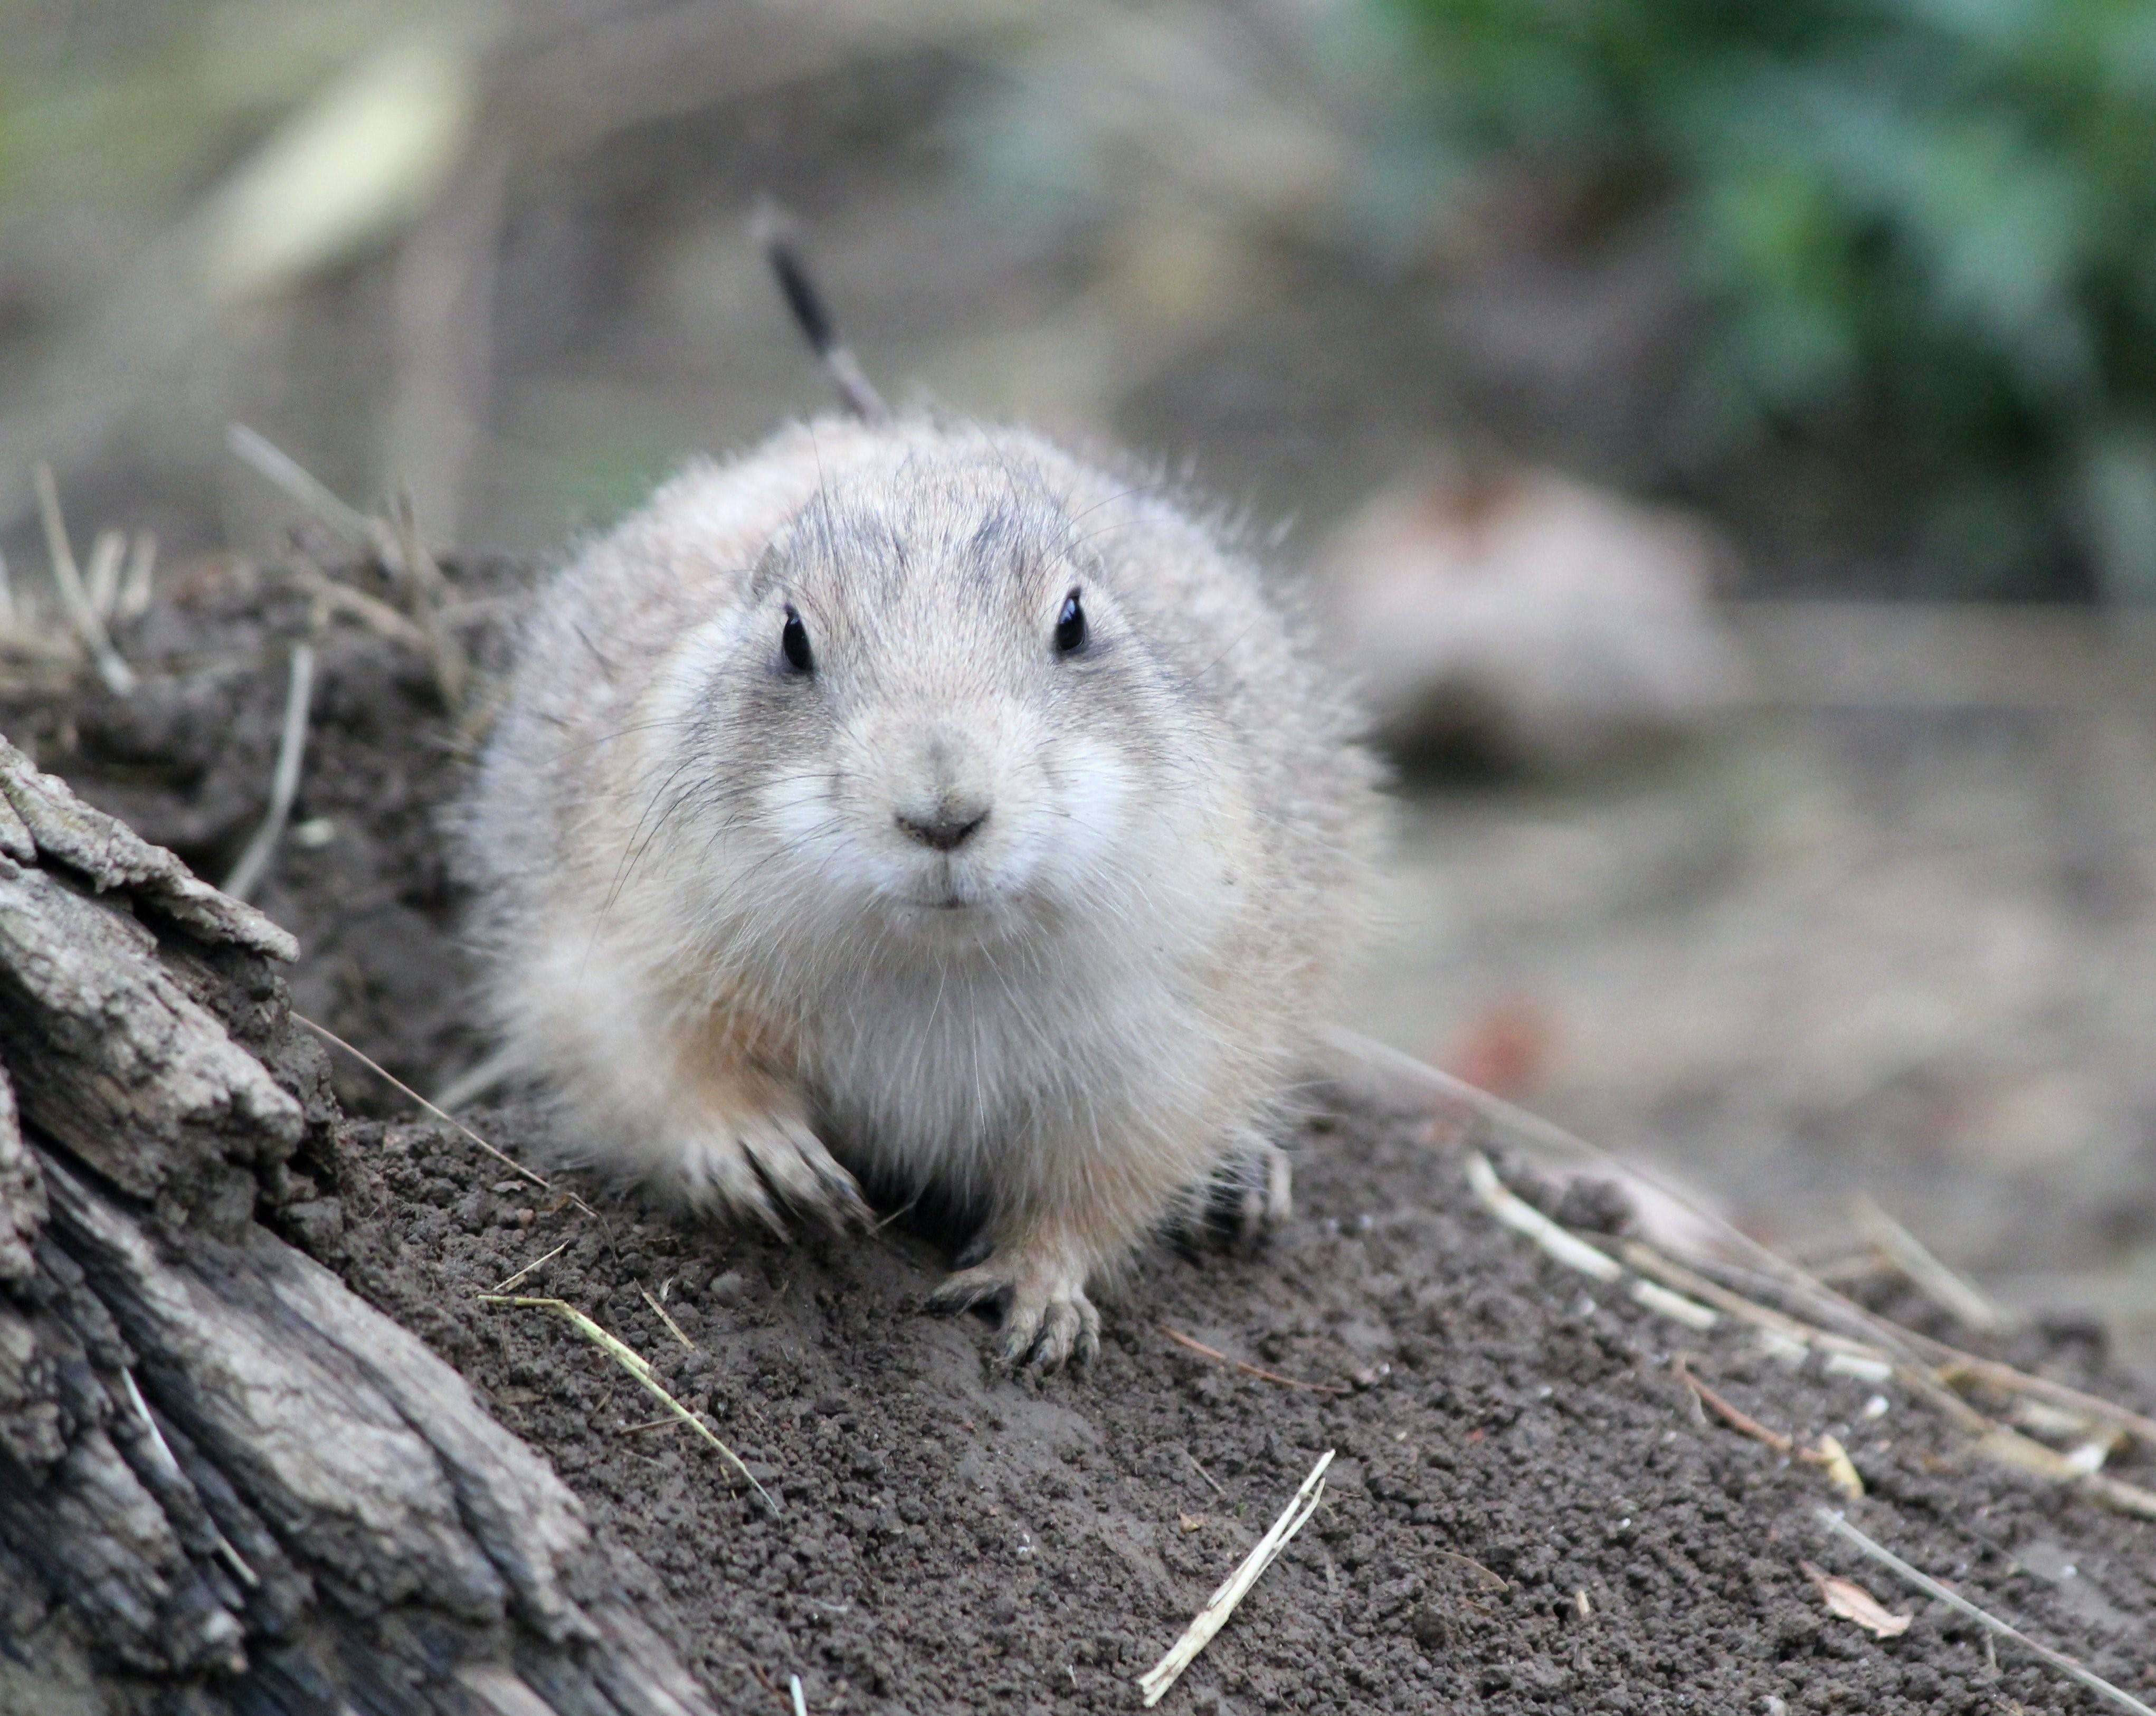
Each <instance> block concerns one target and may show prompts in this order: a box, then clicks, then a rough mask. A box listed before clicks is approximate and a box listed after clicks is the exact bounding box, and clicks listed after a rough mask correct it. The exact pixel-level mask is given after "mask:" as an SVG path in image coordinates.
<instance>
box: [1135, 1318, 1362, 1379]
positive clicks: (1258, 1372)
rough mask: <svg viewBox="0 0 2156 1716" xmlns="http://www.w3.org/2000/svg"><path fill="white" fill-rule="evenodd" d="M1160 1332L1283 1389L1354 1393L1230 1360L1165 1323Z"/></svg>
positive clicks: (1179, 1344) (1207, 1355)
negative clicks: (1274, 1383) (1276, 1384)
mask: <svg viewBox="0 0 2156 1716" xmlns="http://www.w3.org/2000/svg"><path fill="white" fill-rule="evenodd" d="M1160 1332H1161V1333H1163V1334H1164V1335H1166V1336H1167V1337H1168V1338H1169V1339H1170V1340H1172V1341H1173V1342H1174V1343H1175V1344H1177V1345H1178V1346H1179V1347H1188V1349H1190V1350H1191V1351H1192V1352H1193V1353H1197V1354H1202V1355H1203V1356H1204V1357H1205V1358H1208V1359H1214V1360H1216V1361H1217V1362H1218V1363H1219V1364H1230V1365H1233V1366H1234V1367H1235V1369H1238V1370H1240V1371H1241V1372H1242V1373H1243V1374H1244V1375H1245V1376H1255V1377H1256V1378H1257V1379H1259V1380H1260V1382H1276V1383H1278V1384H1280V1385H1281V1387H1283V1388H1291V1389H1307V1390H1309V1391H1310V1392H1311V1393H1312V1394H1313V1395H1344V1394H1348V1393H1351V1392H1353V1391H1352V1390H1349V1389H1347V1388H1346V1387H1345V1386H1343V1385H1341V1384H1339V1383H1336V1382H1305V1381H1303V1380H1302V1379H1301V1378H1300V1377H1295V1376H1282V1375H1281V1374H1280V1373H1279V1372H1278V1371H1277V1370H1267V1369H1264V1368H1263V1367H1262V1366H1260V1365H1256V1364H1245V1362H1244V1361H1243V1360H1242V1359H1230V1358H1229V1356H1228V1355H1227V1354H1225V1353H1224V1352H1221V1351H1220V1350H1219V1349H1218V1348H1217V1347H1209V1346H1207V1345H1206V1344H1205V1343H1204V1342H1203V1341H1200V1340H1193V1339H1192V1338H1190V1337H1189V1336H1188V1335H1187V1334H1185V1333H1183V1331H1182V1330H1181V1329H1179V1328H1173V1327H1171V1326H1170V1325H1169V1324H1168V1323H1162V1324H1161V1326H1160Z"/></svg>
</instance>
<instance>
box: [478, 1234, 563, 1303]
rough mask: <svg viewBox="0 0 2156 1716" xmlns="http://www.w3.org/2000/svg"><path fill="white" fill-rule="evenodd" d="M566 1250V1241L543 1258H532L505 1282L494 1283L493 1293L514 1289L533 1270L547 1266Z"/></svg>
mask: <svg viewBox="0 0 2156 1716" xmlns="http://www.w3.org/2000/svg"><path fill="white" fill-rule="evenodd" d="M568 1249H569V1242H568V1241H567V1240H563V1241H562V1243H561V1244H560V1245H558V1246H555V1247H554V1249H553V1250H552V1251H549V1252H547V1254H546V1255H545V1256H542V1257H534V1258H533V1259H532V1260H531V1261H530V1262H529V1263H527V1264H526V1265H525V1266H523V1267H522V1268H521V1269H520V1270H518V1271H517V1272H516V1274H514V1275H512V1276H511V1277H509V1278H508V1279H507V1280H506V1281H499V1282H495V1286H494V1290H495V1292H497V1293H506V1292H508V1291H509V1290H510V1288H511V1287H515V1286H516V1284H517V1283H518V1282H521V1281H522V1280H523V1279H524V1278H525V1277H526V1276H528V1275H530V1274H531V1272H533V1271H534V1270H536V1269H540V1268H542V1267H544V1266H546V1265H547V1264H549V1263H551V1262H552V1261H554V1260H555V1259H556V1258H557V1257H558V1256H561V1255H562V1252H564V1251H567V1250H568Z"/></svg>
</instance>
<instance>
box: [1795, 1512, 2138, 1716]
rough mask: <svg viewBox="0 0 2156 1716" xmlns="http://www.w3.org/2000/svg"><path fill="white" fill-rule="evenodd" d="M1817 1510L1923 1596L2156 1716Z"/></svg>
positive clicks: (2123, 1704) (2122, 1703)
mask: <svg viewBox="0 0 2156 1716" xmlns="http://www.w3.org/2000/svg"><path fill="white" fill-rule="evenodd" d="M1817 1512H1818V1518H1819V1521H1820V1523H1821V1524H1822V1525H1824V1526H1825V1527H1826V1528H1827V1529H1828V1530H1829V1531H1830V1532H1832V1533H1833V1534H1835V1536H1836V1537H1838V1538H1840V1539H1843V1540H1844V1541H1845V1542H1846V1543H1850V1544H1854V1545H1855V1546H1856V1548H1857V1549H1858V1550H1859V1551H1861V1553H1862V1554H1866V1555H1868V1556H1870V1557H1871V1559H1873V1560H1874V1561H1876V1562H1877V1563H1878V1564H1880V1565H1881V1566H1882V1567H1885V1568H1888V1569H1890V1570H1892V1571H1893V1572H1894V1573H1896V1574H1897V1575H1900V1576H1901V1577H1902V1579H1903V1580H1907V1582H1908V1583H1909V1584H1910V1585H1914V1586H1915V1587H1916V1588H1917V1590H1920V1591H1922V1593H1923V1594H1924V1595H1926V1596H1928V1597H1936V1598H1938V1600H1939V1601H1941V1602H1942V1603H1944V1604H1946V1605H1947V1606H1948V1607H1949V1608H1951V1609H1955V1610H1958V1611H1960V1612H1961V1613H1962V1614H1963V1615H1966V1616H1969V1619H1970V1620H1972V1621H1975V1622H1976V1623H1977V1624H1978V1625H1979V1626H1982V1627H1984V1628H1985V1629H1986V1630H1987V1631H1990V1632H1992V1633H1994V1634H1996V1635H1997V1636H1999V1637H2000V1638H2003V1639H2005V1640H2007V1641H2009V1642H2011V1643H2014V1644H2017V1645H2019V1646H2020V1647H2021V1648H2022V1649H2023V1650H2025V1651H2027V1652H2030V1654H2031V1655H2032V1656H2035V1657H2037V1658H2038V1659H2039V1660H2040V1661H2041V1662H2045V1663H2046V1664H2048V1665H2049V1666H2050V1667H2053V1668H2056V1670H2058V1672H2060V1673H2061V1674H2063V1675H2065V1676H2066V1677H2067V1678H2068V1679H2069V1680H2072V1681H2076V1682H2078V1683H2080V1684H2082V1686H2085V1687H2087V1688H2088V1689H2089V1690H2090V1691H2091V1692H2092V1693H2096V1694H2097V1696H2098V1697H2099V1698H2107V1699H2108V1700H2109V1701H2110V1702H2111V1703H2114V1704H2116V1705H2117V1706H2118V1708H2120V1709H2122V1710H2132V1711H2133V1712H2135V1713H2136V1716H2156V1710H2152V1709H2150V1708H2149V1707H2148V1705H2146V1704H2144V1703H2142V1702H2141V1700H2140V1699H2138V1698H2135V1697H2134V1696H2133V1694H2132V1693H2128V1692H2123V1691H2121V1690H2120V1689H2119V1688H2117V1687H2115V1686H2113V1685H2112V1683H2110V1682H2109V1681H2107V1680H2106V1679H2104V1678H2103V1677H2102V1676H2101V1675H2097V1674H2092V1673H2091V1672H2089V1671H2088V1670H2087V1669H2086V1668H2084V1667H2082V1665H2081V1664H2080V1663H2078V1662H2076V1661H2074V1659H2073V1658H2072V1657H2069V1656H2067V1655H2066V1652H2063V1651H2055V1650H2053V1649H2052V1648H2051V1647H2050V1646H2049V1645H2040V1644H2038V1643H2037V1642H2036V1641H2035V1640H2034V1639H2032V1638H2030V1636H2028V1635H2027V1634H2026V1633H2024V1632H2022V1631H2019V1630H2018V1629H2016V1628H2015V1627H2012V1626H2008V1625H2007V1624H2006V1623H2005V1621H2001V1620H2000V1619H1999V1617H1998V1616H1995V1615H1993V1614H1990V1613H1989V1612H1987V1611H1984V1610H1982V1609H1979V1608H1978V1607H1977V1606H1976V1605H1975V1604H1974V1603H1972V1602H1971V1601H1969V1599H1968V1598H1967V1597H1965V1596H1963V1595H1962V1594H1961V1593H1960V1592H1959V1591H1957V1590H1953V1589H1952V1588H1951V1587H1949V1586H1947V1585H1942V1584H1940V1583H1939V1581H1938V1580H1936V1579H1933V1577H1932V1576H1931V1575H1929V1574H1928V1573H1924V1572H1921V1571H1919V1570H1917V1569H1916V1568H1914V1567H1912V1566H1911V1565H1910V1564H1908V1563H1907V1561H1904V1560H1903V1559H1902V1558H1901V1557H1900V1556H1899V1555H1897V1554H1895V1553H1894V1552H1893V1551H1892V1549H1887V1548H1886V1546H1885V1545H1884V1544H1877V1543H1875V1542H1873V1541H1872V1540H1871V1539H1870V1538H1868V1537H1866V1535H1865V1534H1863V1533H1862V1532H1861V1531H1859V1530H1858V1529H1857V1528H1856V1527H1855V1526H1853V1525H1851V1523H1849V1522H1848V1521H1847V1520H1846V1519H1845V1518H1842V1517H1841V1515H1840V1513H1836V1512H1835V1510H1834V1509H1833V1508H1820V1509H1818V1510H1817Z"/></svg>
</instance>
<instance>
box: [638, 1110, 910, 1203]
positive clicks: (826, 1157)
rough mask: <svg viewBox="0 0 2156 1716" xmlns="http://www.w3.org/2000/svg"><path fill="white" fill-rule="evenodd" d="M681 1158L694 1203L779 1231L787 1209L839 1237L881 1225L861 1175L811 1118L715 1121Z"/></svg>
mask: <svg viewBox="0 0 2156 1716" xmlns="http://www.w3.org/2000/svg"><path fill="white" fill-rule="evenodd" d="M680 1169H681V1184H682V1188H683V1189H684V1190H685V1192H686V1193H687V1195H688V1196H689V1199H690V1201H691V1202H692V1203H695V1204H697V1205H703V1206H706V1207H711V1206H715V1205H716V1206H718V1207H721V1208H725V1209H728V1210H737V1211H745V1212H747V1214H749V1215H754V1216H756V1217H757V1218H758V1219H759V1220H762V1222H764V1223H765V1224H766V1225H767V1226H769V1227H770V1228H771V1229H772V1230H773V1231H774V1232H777V1233H780V1234H783V1233H784V1232H785V1231H786V1225H785V1222H784V1220H783V1214H782V1212H783V1210H794V1211H797V1212H798V1213H799V1214H801V1215H808V1216H813V1217H814V1218H815V1219H816V1220H819V1221H821V1222H823V1223H824V1224H825V1225H827V1226H829V1227H831V1228H833V1229H834V1230H837V1231H839V1232H844V1231H845V1230H847V1229H849V1228H852V1227H865V1226H866V1225H869V1224H870V1222H871V1221H872V1220H874V1217H873V1216H872V1215H871V1214H870V1210H869V1206H868V1205H867V1204H866V1203H865V1201H864V1200H863V1199H862V1197H861V1191H860V1187H859V1186H858V1185H856V1184H855V1183H854V1177H853V1175H852V1174H849V1173H847V1172H846V1170H845V1169H844V1168H842V1167H840V1166H839V1164H838V1163H837V1162H836V1161H834V1159H832V1156H831V1153H830V1152H829V1150H827V1149H826V1148H824V1141H823V1140H822V1139H821V1138H818V1137H817V1136H816V1134H815V1133H814V1131H812V1130H811V1129H810V1128H809V1126H808V1122H807V1121H806V1120H804V1119H802V1118H800V1117H797V1116H794V1115H791V1114H788V1113H786V1112H783V1111H772V1110H767V1111H764V1112H760V1113H745V1114H741V1115H735V1116H726V1117H712V1118H711V1120H710V1121H708V1122H707V1123H706V1124H705V1125H704V1126H703V1128H701V1129H700V1130H698V1131H697V1132H696V1133H692V1134H690V1135H689V1136H688V1137H686V1138H683V1139H682V1140H681V1142H680Z"/></svg>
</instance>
